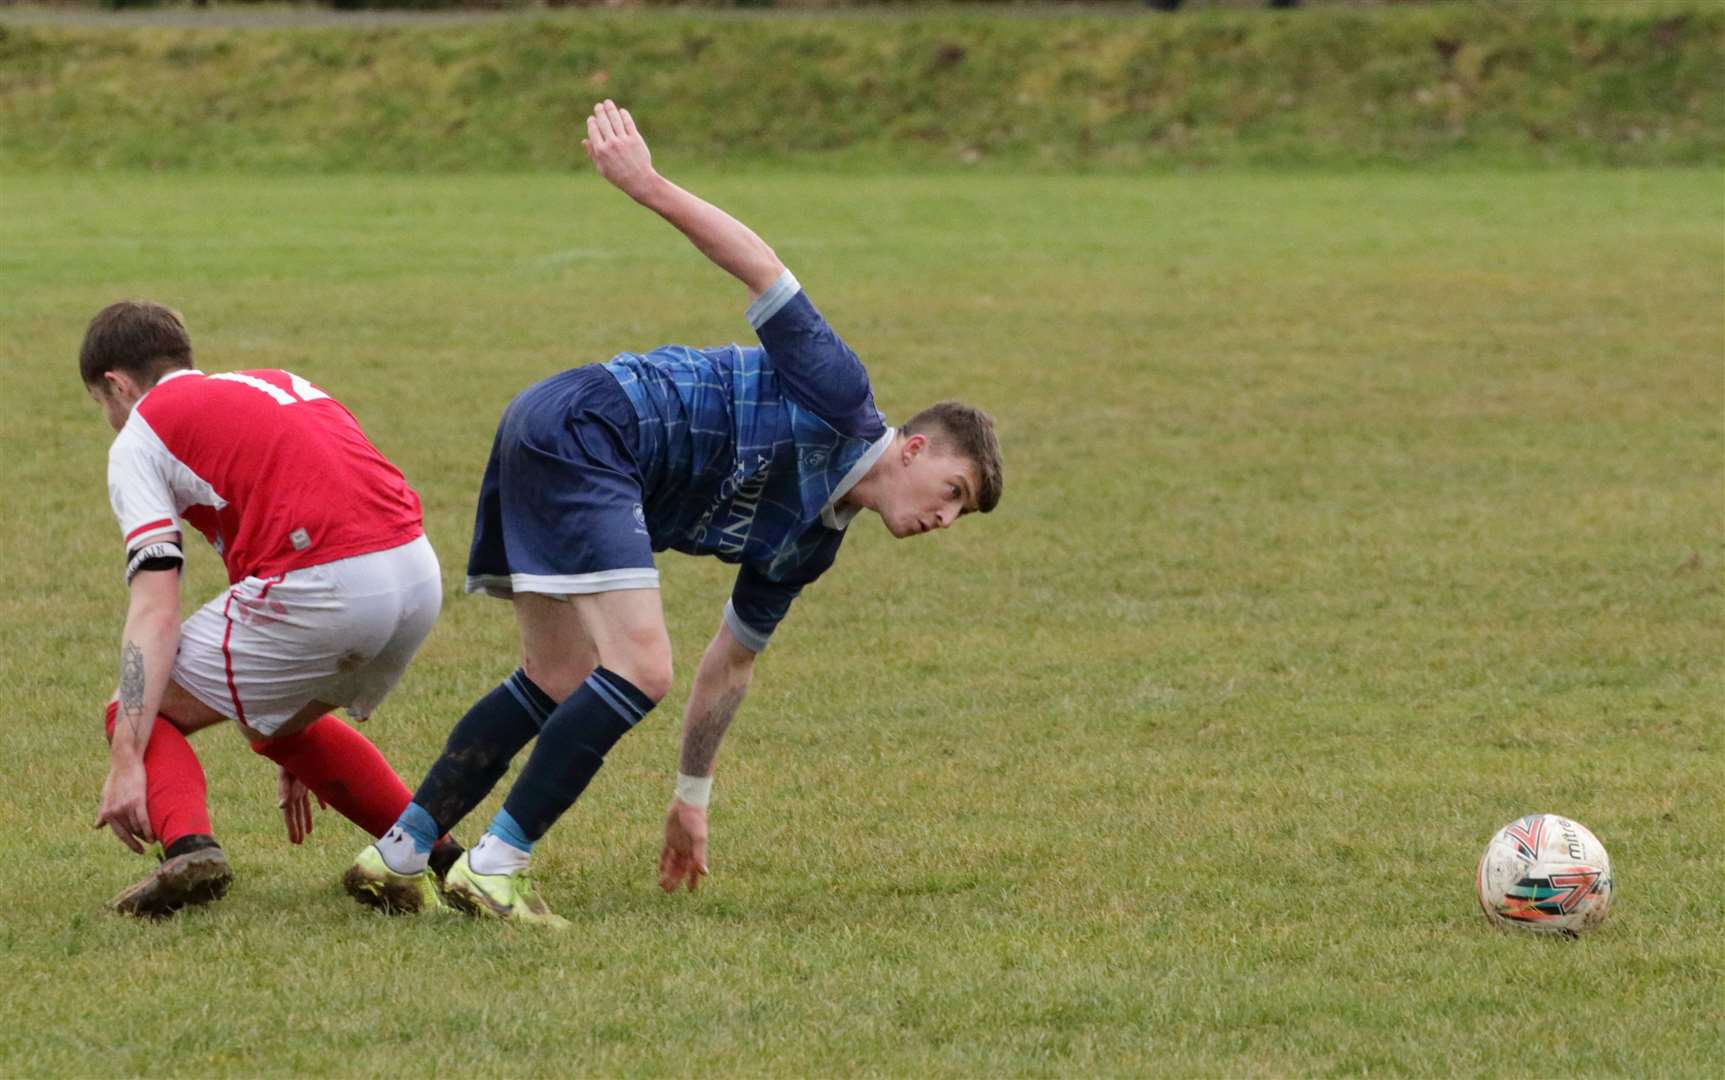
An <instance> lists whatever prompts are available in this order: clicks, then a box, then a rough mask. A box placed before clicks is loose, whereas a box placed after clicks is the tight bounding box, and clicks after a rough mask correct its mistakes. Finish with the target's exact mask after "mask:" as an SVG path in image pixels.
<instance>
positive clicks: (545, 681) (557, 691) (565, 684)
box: [521, 652, 599, 703]
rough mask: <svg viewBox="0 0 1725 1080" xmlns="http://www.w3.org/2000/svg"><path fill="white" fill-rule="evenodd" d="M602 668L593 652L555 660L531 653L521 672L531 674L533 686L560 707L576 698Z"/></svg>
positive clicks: (527, 655)
mask: <svg viewBox="0 0 1725 1080" xmlns="http://www.w3.org/2000/svg"><path fill="white" fill-rule="evenodd" d="M598 665H599V657H598V656H597V655H596V654H592V653H589V652H577V653H575V654H574V655H559V656H555V657H541V656H534V655H532V654H531V653H528V654H525V655H523V656H522V657H521V670H522V671H525V672H526V673H527V677H528V678H529V679H531V680H532V681H533V685H534V686H537V687H538V688H539V689H540V690H543V691H544V692H545V696H546V697H548V698H550V699H551V700H552V701H555V702H558V703H561V702H562V701H563V699H564V698H567V697H568V696H569V695H570V694H573V693H574V692H575V688H576V687H577V686H580V685H581V684H582V683H583V682H585V681H586V679H587V676H589V675H591V674H593V669H594V668H595V667H597V666H598Z"/></svg>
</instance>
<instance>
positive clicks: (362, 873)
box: [341, 844, 443, 915]
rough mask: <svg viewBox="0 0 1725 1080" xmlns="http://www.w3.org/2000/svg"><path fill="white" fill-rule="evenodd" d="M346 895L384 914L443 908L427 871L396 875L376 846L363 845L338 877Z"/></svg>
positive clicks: (435, 884) (430, 873)
mask: <svg viewBox="0 0 1725 1080" xmlns="http://www.w3.org/2000/svg"><path fill="white" fill-rule="evenodd" d="M341 884H342V887H343V888H345V889H347V894H348V895H349V896H351V897H353V898H354V899H355V900H358V901H359V902H360V903H362V904H364V905H365V906H366V907H369V908H376V909H377V910H379V911H381V912H383V913H384V914H386V915H417V914H419V913H420V912H422V911H437V910H439V909H441V908H442V907H443V897H441V896H439V895H438V892H437V878H436V877H435V876H434V875H433V874H432V872H431V870H430V868H427V869H424V870H421V871H420V872H419V873H417V874H398V873H396V872H395V871H394V870H391V869H390V868H389V864H388V863H386V862H384V861H383V853H382V852H380V851H378V850H377V845H376V844H367V845H366V846H365V850H364V851H361V852H360V853H359V857H358V858H356V859H354V860H353V865H352V866H350V867H348V868H347V873H345V874H343V875H342V876H341Z"/></svg>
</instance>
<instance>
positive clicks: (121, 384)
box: [102, 371, 136, 398]
mask: <svg viewBox="0 0 1725 1080" xmlns="http://www.w3.org/2000/svg"><path fill="white" fill-rule="evenodd" d="M133 389H136V387H135V386H134V385H133V383H132V378H131V376H129V375H127V374H126V373H125V372H123V371H104V372H102V395H103V396H104V397H111V398H112V397H124V396H125V395H126V393H127V391H129V390H133Z"/></svg>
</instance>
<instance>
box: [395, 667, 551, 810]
mask: <svg viewBox="0 0 1725 1080" xmlns="http://www.w3.org/2000/svg"><path fill="white" fill-rule="evenodd" d="M556 708H557V703H556V702H555V701H552V700H551V698H550V697H549V696H547V695H546V693H545V691H543V690H541V689H539V687H537V686H535V685H534V684H533V680H532V679H529V678H528V677H527V673H526V672H525V671H522V670H520V669H519V668H518V669H516V671H515V674H513V675H511V676H509V678H507V679H505V680H503V683H502V684H501V685H500V686H498V687H497V688H496V689H495V690H493V691H491V693H489V694H486V695H485V696H484V697H482V698H480V699H479V700H478V701H477V702H476V703H474V706H473V708H471V709H468V710H467V715H466V716H463V717H462V718H461V722H460V723H459V724H456V725H455V730H454V731H451V732H450V733H449V742H448V743H446V744H445V745H444V747H443V756H442V757H439V758H438V759H437V761H436V763H435V764H433V765H432V766H431V771H430V772H428V773H426V774H425V779H424V780H423V781H421V782H420V785H419V790H418V791H416V792H414V793H413V802H414V804H416V805H418V806H420V807H422V808H424V810H425V812H426V813H427V814H428V815H429V816H430V818H431V820H432V822H433V823H434V824H435V826H436V828H437V832H436V833H435V834H434V835H435V836H441V835H443V834H444V833H446V832H448V831H449V830H450V829H452V828H454V827H455V824H456V822H458V821H460V820H461V819H462V818H464V817H466V816H467V815H468V814H469V813H471V812H472V811H473V808H474V807H475V806H478V805H479V804H480V802H481V801H482V800H484V798H485V796H487V795H489V794H491V789H492V788H494V787H496V786H497V781H499V780H501V779H503V774H504V773H506V772H508V771H509V762H510V760H511V759H513V758H514V757H515V755H516V754H518V753H520V751H521V748H522V747H523V746H526V745H527V743H528V740H530V739H532V738H533V736H535V735H537V734H539V729H540V728H541V727H543V726H544V725H545V724H546V723H547V721H548V720H549V718H550V716H551V715H552V713H553V712H554V711H555V710H556ZM404 817H405V815H404Z"/></svg>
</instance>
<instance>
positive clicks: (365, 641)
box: [174, 536, 443, 735]
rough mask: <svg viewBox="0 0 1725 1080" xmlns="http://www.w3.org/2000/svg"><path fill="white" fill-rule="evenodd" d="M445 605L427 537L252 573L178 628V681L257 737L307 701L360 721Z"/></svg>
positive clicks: (384, 692)
mask: <svg viewBox="0 0 1725 1080" xmlns="http://www.w3.org/2000/svg"><path fill="white" fill-rule="evenodd" d="M442 606H443V574H442V571H441V569H440V568H439V567H438V565H437V554H436V553H435V552H434V551H432V550H431V542H430V541H428V540H427V539H426V538H425V537H424V536H421V537H419V538H418V539H416V540H413V541H412V542H410V543H406V544H403V545H402V546H400V547H397V548H390V549H389V550H387V551H374V552H372V553H370V554H368V555H356V556H354V557H353V558H351V559H337V560H336V561H334V562H329V563H324V564H323V565H321V566H309V567H306V568H305V569H303V570H292V571H289V572H288V573H286V574H284V575H282V576H280V577H273V578H255V577H248V578H246V579H244V580H243V581H239V582H236V583H235V584H233V585H231V586H229V587H228V589H227V591H225V592H223V593H222V594H221V595H220V596H217V597H216V598H215V599H214V600H211V601H210V602H209V603H207V604H205V605H204V606H203V607H202V608H199V609H198V611H197V612H196V614H194V615H193V616H192V617H191V618H189V619H187V620H186V621H185V623H184V624H183V625H182V626H181V627H180V653H179V656H178V657H177V658H176V659H175V661H174V681H175V682H177V683H179V684H180V685H181V686H182V687H184V688H185V689H186V690H187V691H188V692H189V693H190V694H191V695H192V696H193V697H195V698H197V699H198V700H199V701H201V702H203V703H204V704H205V705H208V706H209V707H210V708H212V709H214V710H215V711H216V712H219V713H221V714H222V715H223V716H226V717H230V718H231V719H234V720H238V721H240V722H241V723H242V724H244V725H246V726H247V727H248V728H251V729H252V730H253V731H256V732H257V733H259V734H260V735H273V734H275V732H276V731H277V729H279V728H280V727H281V726H282V724H283V723H285V722H286V721H287V720H288V719H289V718H290V717H292V716H293V715H294V714H295V713H297V712H299V711H300V710H301V709H302V708H304V707H305V706H306V704H307V703H309V702H312V701H324V702H328V703H329V704H331V705H340V706H345V707H346V708H347V711H348V715H350V716H352V717H354V718H356V719H361V720H363V719H365V718H366V717H367V716H370V715H371V711H372V710H373V709H375V708H377V706H378V704H379V703H381V702H382V701H383V699H384V698H385V697H386V696H387V695H388V694H389V692H390V690H392V689H394V687H395V684H396V683H397V682H398V681H400V679H401V675H402V672H404V671H406V670H407V662H408V661H409V660H411V659H412V658H413V654H414V652H415V651H416V650H417V649H418V648H419V645H420V643H421V642H422V641H424V640H425V636H426V635H427V634H429V633H430V632H431V625H432V623H434V622H436V621H437V612H438V609H439V608H441V607H442Z"/></svg>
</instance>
